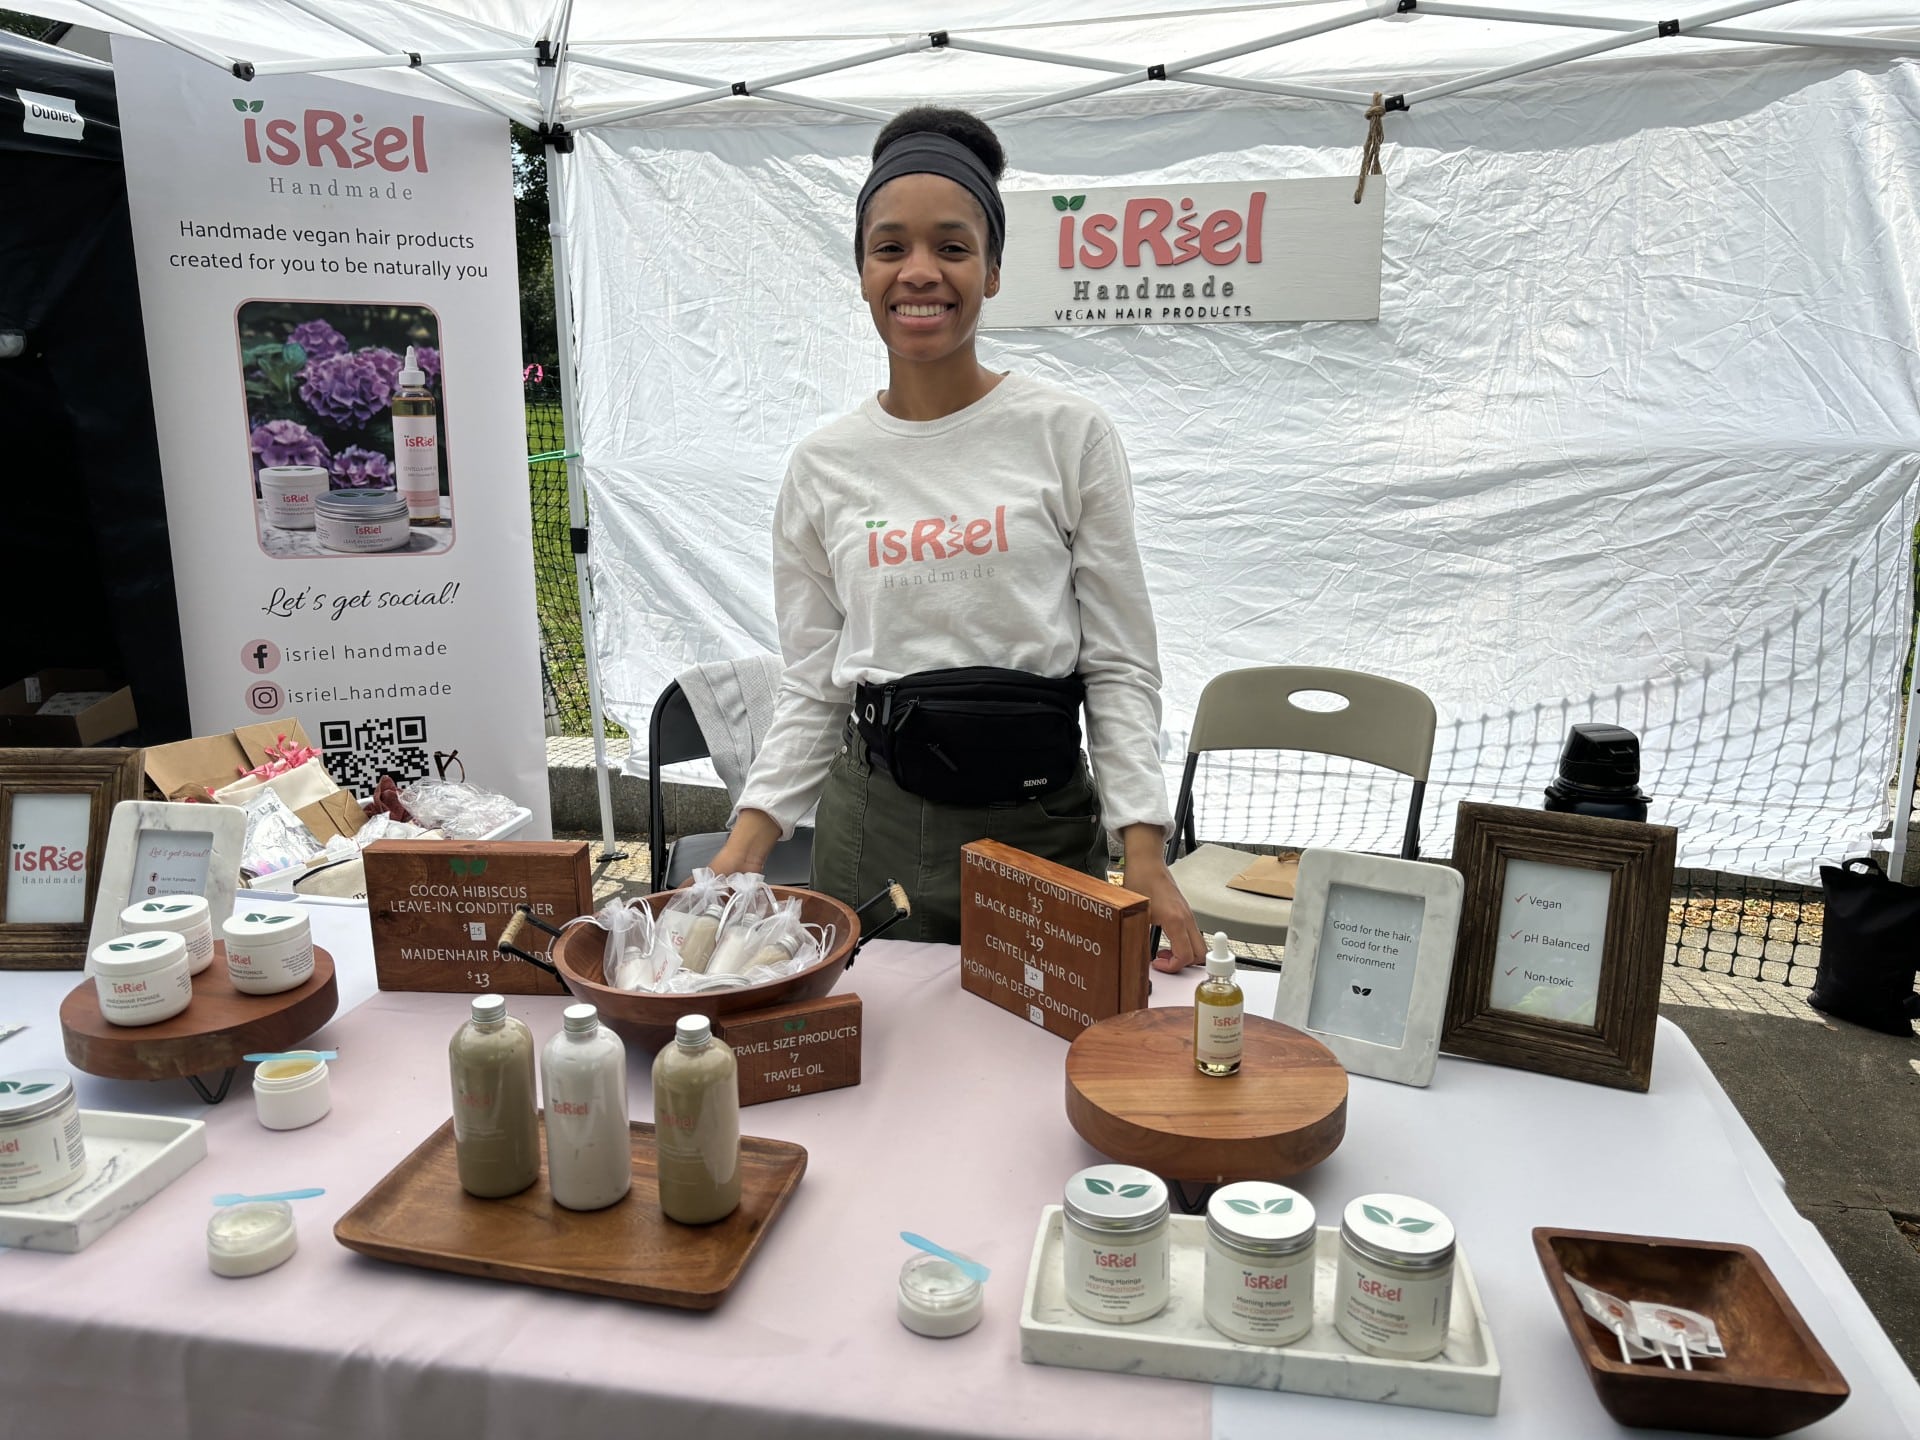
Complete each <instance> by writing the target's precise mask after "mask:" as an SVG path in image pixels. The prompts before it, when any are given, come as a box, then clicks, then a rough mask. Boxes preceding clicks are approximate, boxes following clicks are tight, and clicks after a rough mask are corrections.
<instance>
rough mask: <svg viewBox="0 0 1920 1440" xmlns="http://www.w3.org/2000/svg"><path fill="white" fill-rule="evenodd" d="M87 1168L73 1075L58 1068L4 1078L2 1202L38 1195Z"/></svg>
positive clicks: (0, 1087)
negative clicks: (68, 1074)
mask: <svg viewBox="0 0 1920 1440" xmlns="http://www.w3.org/2000/svg"><path fill="white" fill-rule="evenodd" d="M86 1173H87V1142H86V1140H85V1138H84V1137H83V1136H82V1135H81V1133H80V1107H79V1105H78V1104H77V1103H76V1102H75V1100H74V1098H73V1081H72V1080H71V1079H70V1078H69V1077H67V1076H65V1075H62V1074H61V1073H60V1072H59V1071H58V1070H22V1071H21V1072H20V1073H19V1074H18V1075H9V1076H7V1077H6V1078H5V1079H4V1080H0V1205H15V1204H18V1203H20V1202H21V1201H23V1200H38V1199H39V1198H40V1197H41V1196H42V1195H51V1194H53V1193H54V1192H55V1191H56V1190H64V1189H66V1188H67V1186H69V1185H71V1184H73V1182H74V1181H76V1180H78V1179H79V1178H80V1177H81V1176H82V1175H84V1174H86Z"/></svg>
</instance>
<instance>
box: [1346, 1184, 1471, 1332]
mask: <svg viewBox="0 0 1920 1440" xmlns="http://www.w3.org/2000/svg"><path fill="white" fill-rule="evenodd" d="M1452 1312H1453V1222H1452V1221H1450V1220H1448V1219H1447V1217H1446V1216H1445V1215H1442V1214H1441V1213H1440V1212H1439V1211H1438V1210H1436V1209H1434V1208H1433V1206H1431V1205H1428V1204H1426V1203H1425V1202H1424V1201H1420V1200H1415V1199H1413V1198H1411V1197H1410V1196H1406V1195H1362V1196H1361V1197H1360V1198H1359V1199H1358V1200H1355V1201H1353V1202H1351V1203H1350V1204H1349V1205H1348V1206H1347V1209H1346V1213H1345V1214H1344V1215H1343V1216H1342V1217H1341V1221H1340V1274H1339V1280H1338V1281H1337V1282H1336V1287H1335V1291H1334V1297H1333V1324H1334V1328H1335V1329H1336V1330H1338V1331H1339V1332H1340V1337H1341V1338H1342V1339H1343V1340H1345V1341H1346V1342H1347V1343H1348V1344H1349V1345H1351V1346H1353V1347H1354V1349H1356V1350H1364V1351H1365V1352H1366V1353H1367V1354H1369V1355H1378V1356H1381V1357H1383V1358H1385V1359H1389V1360H1431V1359H1432V1358H1433V1357H1434V1356H1435V1355H1438V1354H1439V1353H1440V1352H1441V1351H1442V1350H1444V1349H1446V1348H1447V1321H1448V1318H1449V1317H1450V1316H1451V1314H1452Z"/></svg>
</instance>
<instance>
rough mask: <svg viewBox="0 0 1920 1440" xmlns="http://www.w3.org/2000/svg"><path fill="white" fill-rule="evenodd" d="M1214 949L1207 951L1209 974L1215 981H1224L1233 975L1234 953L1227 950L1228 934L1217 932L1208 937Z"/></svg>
mask: <svg viewBox="0 0 1920 1440" xmlns="http://www.w3.org/2000/svg"><path fill="white" fill-rule="evenodd" d="M1208 938H1209V939H1210V940H1212V942H1213V948H1212V949H1211V950H1209V951H1207V974H1208V975H1211V976H1213V977H1214V978H1215V979H1224V978H1225V977H1227V976H1228V975H1231V974H1233V951H1231V950H1229V949H1228V948H1227V932H1226V931H1224V930H1216V931H1214V932H1213V934H1212V935H1211V936H1209V937H1208Z"/></svg>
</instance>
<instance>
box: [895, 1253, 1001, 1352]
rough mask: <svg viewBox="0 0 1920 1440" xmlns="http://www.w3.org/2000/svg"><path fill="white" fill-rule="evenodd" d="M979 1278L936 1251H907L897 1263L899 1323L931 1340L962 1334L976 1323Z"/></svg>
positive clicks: (978, 1317)
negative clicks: (904, 1260) (920, 1253)
mask: <svg viewBox="0 0 1920 1440" xmlns="http://www.w3.org/2000/svg"><path fill="white" fill-rule="evenodd" d="M981 1300H982V1291H981V1286H980V1282H979V1281H978V1280H976V1279H974V1278H973V1277H972V1276H971V1275H969V1274H967V1273H966V1272H965V1271H964V1270H962V1269H961V1268H960V1267H959V1266H958V1265H956V1264H954V1263H953V1262H952V1261H951V1260H948V1259H946V1258H945V1257H943V1256H940V1255H911V1256H909V1257H907V1262H906V1263H905V1264H904V1265H902V1266H901V1267H900V1298H899V1300H898V1302H897V1304H896V1306H895V1309H896V1313H897V1314H898V1315H899V1316H900V1323H901V1324H902V1325H904V1326H906V1327H907V1329H909V1330H911V1331H913V1333H914V1334H916V1335H926V1336H930V1337H932V1338H933V1339H935V1340H946V1339H951V1338H952V1337H953V1336H955V1335H964V1334H966V1333H967V1331H969V1330H971V1329H973V1327H974V1326H976V1325H978V1324H979V1323H980V1311H981V1308H982V1307H981Z"/></svg>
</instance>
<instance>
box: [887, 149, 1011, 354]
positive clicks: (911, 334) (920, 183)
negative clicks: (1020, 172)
mask: <svg viewBox="0 0 1920 1440" xmlns="http://www.w3.org/2000/svg"><path fill="white" fill-rule="evenodd" d="M865 224H866V227H867V228H866V233H865V236H864V239H865V242H866V258H865V259H864V260H863V261H862V262H861V265H860V293H861V295H862V296H863V297H865V299H866V302H867V308H868V309H869V310H870V311H871V312H872V314H873V324H874V328H875V329H876V330H878V331H879V332H880V338H881V340H882V341H884V342H885V343H886V347H887V349H888V350H890V351H891V352H892V353H893V354H894V355H895V356H896V357H898V358H899V359H902V360H910V361H918V362H928V361H936V360H944V359H946V358H947V357H949V356H951V355H953V354H955V353H957V352H959V351H961V350H964V349H967V348H968V347H970V346H971V345H972V343H973V332H974V329H975V327H976V326H977V325H978V324H979V323H980V304H981V302H982V301H983V300H985V299H986V297H987V296H989V295H992V294H993V293H995V292H996V291H997V290H999V288H1000V267H999V266H997V265H993V264H990V263H989V261H988V259H987V217H986V215H985V214H984V213H983V212H982V211H981V209H980V202H979V201H978V200H975V199H974V198H973V196H971V195H969V194H968V193H967V192H966V190H965V189H963V188H962V187H961V186H959V185H957V184H955V183H954V182H953V181H951V180H949V179H947V178H946V177H945V176H942V175H902V176H901V177H900V178H899V179H898V180H891V181H889V182H888V183H887V184H885V185H883V186H881V187H880V189H879V191H878V192H876V193H875V195H874V197H873V199H872V200H870V201H869V202H868V203H867V213H866V218H865Z"/></svg>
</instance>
